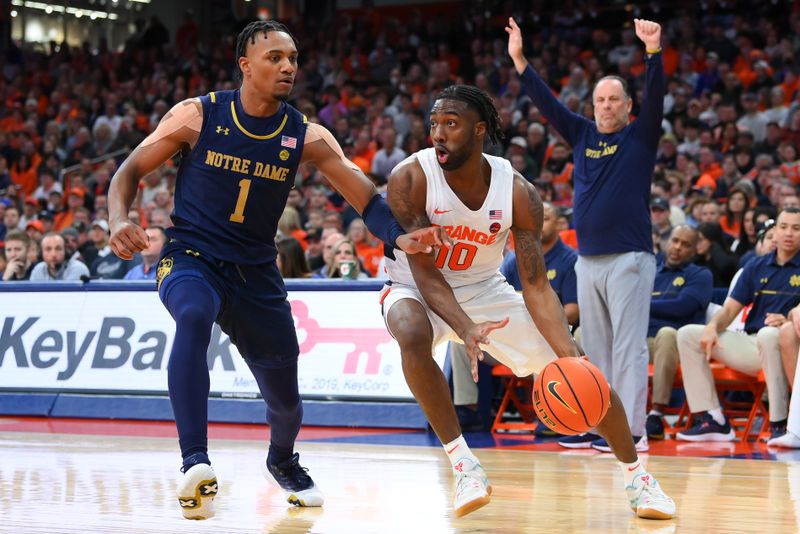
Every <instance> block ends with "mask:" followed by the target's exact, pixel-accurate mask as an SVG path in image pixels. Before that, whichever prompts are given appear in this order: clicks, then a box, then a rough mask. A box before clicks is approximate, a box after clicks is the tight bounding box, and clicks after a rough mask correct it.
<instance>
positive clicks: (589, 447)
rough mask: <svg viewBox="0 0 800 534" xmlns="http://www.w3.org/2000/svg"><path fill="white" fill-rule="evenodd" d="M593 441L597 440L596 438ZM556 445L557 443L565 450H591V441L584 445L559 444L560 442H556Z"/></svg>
mask: <svg viewBox="0 0 800 534" xmlns="http://www.w3.org/2000/svg"><path fill="white" fill-rule="evenodd" d="M595 439H597V438H595ZM556 443H558V444H559V445H561V446H562V447H564V448H566V449H591V448H592V442H591V441H587V442H585V443H561V442H560V441H558V442H556Z"/></svg>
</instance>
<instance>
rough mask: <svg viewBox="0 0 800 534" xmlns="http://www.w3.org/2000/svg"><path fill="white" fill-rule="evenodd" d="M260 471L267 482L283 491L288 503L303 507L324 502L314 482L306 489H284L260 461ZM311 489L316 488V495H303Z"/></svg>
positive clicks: (317, 505) (320, 504)
mask: <svg viewBox="0 0 800 534" xmlns="http://www.w3.org/2000/svg"><path fill="white" fill-rule="evenodd" d="M261 473H262V474H263V475H264V478H266V479H267V482H269V483H270V484H272V485H273V486H275V487H276V488H278V489H279V490H281V491H282V492H283V493H284V495H286V502H288V503H289V504H292V505H294V506H302V507H305V508H316V507H319V506H322V505H323V504H324V503H325V499H324V497H323V496H322V492H321V491H320V490H319V488H318V487H317V485H316V484H314V486H313V487H312V488H310V489H308V490H303V491H298V492H294V491H286V490H285V489H283V488H282V487H281V485H280V484H278V481H277V480H275V477H273V476H272V473H270V472H269V469H267V463H266V462H262V463H261ZM311 489H314V490H316V493H318V495H304V493H305V492H308V491H310V490H311Z"/></svg>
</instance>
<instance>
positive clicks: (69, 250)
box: [61, 226, 86, 263]
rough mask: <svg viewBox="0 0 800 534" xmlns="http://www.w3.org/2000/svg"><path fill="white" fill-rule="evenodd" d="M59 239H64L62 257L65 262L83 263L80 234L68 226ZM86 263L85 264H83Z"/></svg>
mask: <svg viewBox="0 0 800 534" xmlns="http://www.w3.org/2000/svg"><path fill="white" fill-rule="evenodd" d="M61 237H63V238H64V255H65V256H66V258H67V261H72V260H78V261H83V257H82V256H81V253H80V251H79V250H78V249H79V248H80V244H81V243H80V233H79V232H78V230H77V229H75V228H74V227H72V226H70V227H69V228H64V229H63V230H62V231H61ZM84 263H86V262H84Z"/></svg>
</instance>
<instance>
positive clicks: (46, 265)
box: [30, 232, 89, 282]
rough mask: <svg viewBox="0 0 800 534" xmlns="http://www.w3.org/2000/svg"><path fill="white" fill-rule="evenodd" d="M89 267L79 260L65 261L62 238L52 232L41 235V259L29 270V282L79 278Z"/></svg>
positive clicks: (85, 274)
mask: <svg viewBox="0 0 800 534" xmlns="http://www.w3.org/2000/svg"><path fill="white" fill-rule="evenodd" d="M86 276H89V269H88V268H87V267H86V265H84V264H83V263H82V262H80V261H75V260H71V261H67V257H66V250H65V248H64V238H63V237H61V236H60V235H59V234H56V233H54V232H48V233H46V234H45V235H44V237H42V261H41V262H39V263H37V264H36V265H35V266H34V267H33V270H32V271H31V276H30V281H31V282H47V281H52V280H81V279H82V278H83V277H86Z"/></svg>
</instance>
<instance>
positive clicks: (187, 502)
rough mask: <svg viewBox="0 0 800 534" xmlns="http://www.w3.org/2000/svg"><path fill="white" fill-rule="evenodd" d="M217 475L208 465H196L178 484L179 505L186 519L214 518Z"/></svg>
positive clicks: (187, 471) (184, 474)
mask: <svg viewBox="0 0 800 534" xmlns="http://www.w3.org/2000/svg"><path fill="white" fill-rule="evenodd" d="M217 489H218V488H217V475H215V474H214V470H213V469H212V468H211V466H210V465H208V464H194V465H193V466H191V467H190V468H189V469H187V470H186V471H185V472H184V473H183V476H182V477H181V480H180V481H179V482H178V491H177V493H178V503H179V504H180V505H181V512H182V513H183V517H185V518H186V519H209V518H211V517H214V497H216V496H217Z"/></svg>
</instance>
